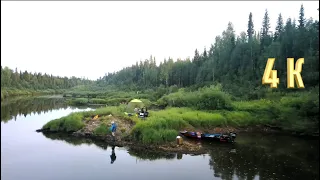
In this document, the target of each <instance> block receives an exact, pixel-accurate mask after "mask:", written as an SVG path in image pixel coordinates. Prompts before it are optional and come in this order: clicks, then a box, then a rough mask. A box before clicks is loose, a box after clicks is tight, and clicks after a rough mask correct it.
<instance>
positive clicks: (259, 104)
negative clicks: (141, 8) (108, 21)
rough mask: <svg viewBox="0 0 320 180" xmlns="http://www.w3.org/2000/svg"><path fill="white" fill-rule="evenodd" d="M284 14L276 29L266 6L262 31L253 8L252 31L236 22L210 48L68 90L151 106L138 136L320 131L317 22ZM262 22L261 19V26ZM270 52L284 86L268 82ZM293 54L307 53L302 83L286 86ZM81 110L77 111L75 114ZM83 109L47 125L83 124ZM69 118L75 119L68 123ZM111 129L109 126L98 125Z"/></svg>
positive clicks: (138, 123) (112, 107) (82, 98)
mask: <svg viewBox="0 0 320 180" xmlns="http://www.w3.org/2000/svg"><path fill="white" fill-rule="evenodd" d="M297 13H299V18H298V20H295V19H290V18H289V19H287V20H284V19H283V18H282V15H281V14H279V16H278V19H277V24H276V26H275V29H274V30H271V29H270V18H269V14H268V11H267V10H266V11H265V14H264V18H263V19H262V22H263V23H262V27H261V31H258V32H257V31H254V27H255V25H254V23H253V17H254V16H253V14H252V13H249V14H248V20H247V25H248V28H247V31H246V32H242V33H240V35H236V34H235V31H234V27H233V25H232V23H231V22H229V23H228V25H227V28H226V30H225V31H223V32H222V34H221V35H219V36H217V37H216V38H215V42H214V43H213V44H212V45H211V47H210V48H209V50H207V49H204V50H202V51H199V50H197V49H196V50H195V55H194V57H193V58H192V59H177V60H176V61H174V60H173V59H172V58H168V59H165V60H164V61H162V62H160V64H159V65H158V64H157V63H156V60H155V57H153V56H150V58H149V59H146V60H145V61H140V62H136V64H134V65H132V66H130V67H129V66H128V67H126V68H123V69H122V70H120V71H118V72H114V73H108V74H106V75H105V76H103V77H101V78H99V79H98V80H97V81H96V82H95V83H94V85H90V86H86V85H81V86H74V87H72V88H71V89H69V90H67V91H65V93H64V97H66V98H67V102H68V103H70V104H74V105H87V104H103V105H107V106H108V107H106V108H105V109H100V110H97V111H94V112H91V113H93V114H95V113H96V114H99V113H100V114H99V115H105V114H110V113H112V114H114V115H117V116H119V117H120V118H125V119H127V118H126V117H124V116H125V115H124V114H123V112H124V111H125V112H129V111H128V110H127V109H126V107H125V105H124V104H126V103H128V102H129V101H130V100H132V99H133V98H138V99H140V100H142V102H143V103H144V104H145V105H146V106H147V107H149V108H150V109H151V110H150V114H151V115H150V117H148V121H142V120H139V119H132V121H134V122H135V126H134V127H133V129H132V135H133V137H134V138H135V139H136V140H138V141H142V142H145V143H158V142H166V141H171V140H172V138H173V139H174V137H175V136H174V135H175V134H176V132H177V131H179V130H181V129H183V128H186V127H188V128H191V129H200V130H201V129H202V130H205V129H207V130H208V129H214V128H216V127H223V128H226V127H234V128H240V129H241V128H248V127H253V129H260V130H262V129H264V128H265V127H267V128H271V129H276V130H280V131H282V132H288V133H292V134H299V135H312V136H314V135H315V136H319V21H317V20H313V19H312V18H309V19H307V18H305V15H304V8H303V5H301V8H300V12H297ZM256 26H258V25H256ZM268 58H276V61H275V64H274V67H273V69H275V70H277V73H278V74H277V77H278V78H279V79H280V84H279V86H278V88H276V89H272V88H270V85H262V77H263V74H264V69H265V67H266V63H267V60H268ZM287 58H294V59H295V61H296V60H297V59H299V58H304V64H303V67H302V72H301V76H302V79H303V82H304V86H305V88H304V89H297V88H294V89H288V88H287ZM75 117H77V118H78V119H77V118H75ZM82 117H85V113H84V114H83V113H82V114H81V113H78V114H74V115H72V114H71V115H70V116H67V117H62V118H61V119H57V120H53V121H51V122H49V123H48V124H46V125H45V126H44V127H46V128H49V129H54V130H57V129H56V127H61V130H62V131H64V130H65V129H68V128H66V127H64V126H63V125H64V123H66V122H68V123H72V124H77V126H75V127H73V128H74V130H78V129H79V128H81V127H83V126H84V124H83V122H82V121H81V118H82ZM69 121H70V122H69ZM99 128H100V129H99V131H100V130H101V129H104V130H105V131H103V132H104V133H107V130H108V129H105V125H103V124H102V125H101V127H99Z"/></svg>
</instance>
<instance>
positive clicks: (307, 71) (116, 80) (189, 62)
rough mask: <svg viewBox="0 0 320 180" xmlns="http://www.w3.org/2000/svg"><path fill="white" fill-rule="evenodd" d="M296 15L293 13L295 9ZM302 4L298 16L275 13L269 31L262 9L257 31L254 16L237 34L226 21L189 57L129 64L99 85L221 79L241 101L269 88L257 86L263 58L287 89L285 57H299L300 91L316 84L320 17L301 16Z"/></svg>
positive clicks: (173, 83)
mask: <svg viewBox="0 0 320 180" xmlns="http://www.w3.org/2000/svg"><path fill="white" fill-rule="evenodd" d="M297 13H298V12H297ZM304 14H305V13H304V8H303V5H301V9H300V12H299V19H298V20H297V21H296V20H295V19H290V18H289V19H287V20H286V21H285V20H284V19H283V18H282V15H281V14H279V16H278V19H277V25H276V28H275V30H274V31H272V30H271V29H270V18H269V14H268V11H267V10H266V11H265V14H264V18H263V20H262V27H261V31H259V32H256V31H254V27H255V26H256V25H254V23H253V17H254V16H253V14H252V13H250V14H249V17H248V21H247V25H248V29H247V31H246V32H241V33H240V35H238V36H236V34H235V32H234V27H233V25H232V23H231V22H229V23H228V26H227V29H226V30H225V31H223V32H222V35H220V36H217V37H216V38H215V42H214V44H212V45H211V47H210V49H209V50H207V49H204V50H203V51H202V52H201V51H199V50H197V49H196V50H195V54H194V57H193V58H192V59H185V60H182V59H178V60H177V61H174V60H173V59H172V58H168V59H166V60H164V61H163V62H161V63H160V65H157V64H156V60H155V58H154V57H152V56H151V57H150V58H149V59H147V60H145V61H140V62H137V63H136V64H135V65H132V66H131V67H127V68H124V69H122V70H120V71H118V72H115V73H108V74H106V76H104V77H102V78H100V79H99V80H98V81H97V83H98V85H99V86H106V85H115V86H117V87H118V88H123V89H126V90H138V89H146V88H147V89H148V88H152V87H159V86H162V87H170V86H177V87H178V88H181V87H190V86H195V87H200V86H203V85H206V84H215V83H221V84H222V86H223V89H224V90H225V91H227V92H229V93H231V94H233V95H235V96H237V97H243V98H244V99H256V98H262V97H263V96H264V92H266V91H268V89H269V90H270V86H268V85H262V83H261V81H262V76H263V73H264V69H265V66H266V62H267V59H268V58H276V61H275V65H274V69H276V70H277V71H278V78H279V79H280V84H279V86H278V90H285V91H288V90H287V87H286V85H287V81H286V79H287V76H286V73H287V69H286V67H287V58H294V59H295V61H296V60H297V59H298V58H304V64H303V67H302V73H301V75H302V78H303V81H304V85H305V90H309V89H311V88H312V87H318V85H319V21H317V20H316V21H315V20H313V19H312V18H309V19H306V18H305V16H304Z"/></svg>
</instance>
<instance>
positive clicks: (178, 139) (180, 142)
mask: <svg viewBox="0 0 320 180" xmlns="http://www.w3.org/2000/svg"><path fill="white" fill-rule="evenodd" d="M176 139H177V144H178V145H181V144H182V142H183V139H182V138H181V136H177V138H176Z"/></svg>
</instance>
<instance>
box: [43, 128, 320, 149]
mask: <svg viewBox="0 0 320 180" xmlns="http://www.w3.org/2000/svg"><path fill="white" fill-rule="evenodd" d="M216 130H217V131H219V130H220V131H222V130H223V131H228V130H229V131H233V132H235V133H237V134H238V135H240V136H241V133H260V134H268V135H270V134H272V135H291V136H295V134H292V133H288V132H284V131H281V130H279V129H275V128H270V127H266V126H264V127H247V128H241V129H239V128H238V129H235V128H221V129H216ZM37 132H42V133H44V134H57V133H61V132H52V131H48V130H46V129H39V130H37ZM67 136H72V137H73V138H85V139H91V140H95V141H101V142H103V143H105V144H106V145H112V146H117V147H126V148H128V149H131V150H134V151H142V152H144V151H152V152H159V153H181V154H193V155H200V154H206V153H207V152H208V149H207V148H206V147H205V146H203V145H202V144H201V143H199V141H195V140H191V139H189V138H186V137H183V136H182V137H183V144H182V145H178V144H177V143H176V142H170V143H166V144H161V145H152V144H142V143H141V142H137V141H134V140H132V139H131V138H130V137H129V136H126V137H121V136H116V140H115V141H114V140H113V138H112V136H111V135H104V136H99V135H95V134H93V133H89V132H83V131H77V132H72V133H68V134H67ZM298 136H299V137H303V136H302V135H298ZM307 138H309V136H307ZM314 138H318V136H316V137H314ZM236 141H237V140H235V143H236ZM228 144H230V145H232V143H228Z"/></svg>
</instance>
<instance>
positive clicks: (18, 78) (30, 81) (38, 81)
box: [1, 66, 93, 100]
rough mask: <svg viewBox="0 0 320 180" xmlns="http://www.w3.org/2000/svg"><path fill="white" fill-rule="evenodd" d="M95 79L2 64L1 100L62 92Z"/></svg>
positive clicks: (90, 82) (87, 83)
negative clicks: (43, 72) (42, 72)
mask: <svg viewBox="0 0 320 180" xmlns="http://www.w3.org/2000/svg"><path fill="white" fill-rule="evenodd" d="M92 83H93V81H90V80H86V79H81V78H76V77H72V78H67V77H59V76H52V75H48V74H41V73H31V72H28V71H24V72H21V71H20V72H18V70H17V69H15V70H12V69H9V68H8V67H4V68H3V67H2V66H1V100H2V99H4V98H5V97H8V96H17V95H34V94H39V93H40V94H55V93H56V94H57V93H60V94H62V93H63V91H64V90H65V89H69V88H71V87H74V86H77V85H89V84H92Z"/></svg>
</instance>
